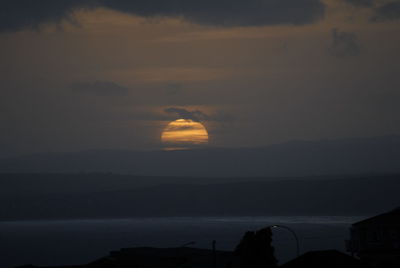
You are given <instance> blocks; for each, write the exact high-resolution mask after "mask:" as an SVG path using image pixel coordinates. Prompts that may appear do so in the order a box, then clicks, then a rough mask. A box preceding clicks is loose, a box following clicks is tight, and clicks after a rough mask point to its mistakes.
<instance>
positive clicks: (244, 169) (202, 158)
mask: <svg viewBox="0 0 400 268" xmlns="http://www.w3.org/2000/svg"><path fill="white" fill-rule="evenodd" d="M399 163H400V136H385V137H375V138H359V139H357V138H352V139H341V140H326V141H292V142H288V143H283V144H276V145H270V146H267V147H261V148H208V149H198V150H183V151H122V150H93V151H84V152H72V153H43V154H34V155H29V156H21V157H14V158H7V159H0V172H2V173H5V172H39V173H44V172H56V173H59V172H61V173H62V172H113V173H119V174H135V175H146V176H202V177H213V176H214V177H216V176H219V177H231V176H250V177H251V176H310V175H335V174H375V173H376V174H382V173H398V172H400V164H399Z"/></svg>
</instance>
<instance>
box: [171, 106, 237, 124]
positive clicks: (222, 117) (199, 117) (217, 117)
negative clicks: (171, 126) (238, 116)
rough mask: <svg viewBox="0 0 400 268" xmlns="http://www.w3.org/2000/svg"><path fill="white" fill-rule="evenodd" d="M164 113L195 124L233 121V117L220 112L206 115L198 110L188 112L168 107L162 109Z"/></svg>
mask: <svg viewBox="0 0 400 268" xmlns="http://www.w3.org/2000/svg"><path fill="white" fill-rule="evenodd" d="M164 112H165V113H167V114H176V115H177V116H178V117H179V118H182V119H191V120H193V121H195V122H200V121H217V122H231V121H233V120H234V117H233V116H231V115H229V114H226V113H223V112H220V111H219V112H216V113H213V114H206V113H204V112H202V111H200V110H193V111H189V110H187V109H184V108H177V107H170V108H166V109H164Z"/></svg>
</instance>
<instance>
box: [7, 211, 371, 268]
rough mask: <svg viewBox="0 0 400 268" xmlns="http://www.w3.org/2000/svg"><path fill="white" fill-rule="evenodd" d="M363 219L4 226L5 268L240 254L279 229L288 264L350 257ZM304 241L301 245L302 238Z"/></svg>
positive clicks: (279, 249) (276, 242)
mask: <svg viewBox="0 0 400 268" xmlns="http://www.w3.org/2000/svg"><path fill="white" fill-rule="evenodd" d="M364 218H366V217H363V216H284V217H283V216H279V217H278V216H276V217H163V218H134V219H104V220H102V219H96V220H37V221H2V222H0V267H2V268H12V267H15V266H20V265H25V264H33V265H36V266H61V265H74V264H85V263H88V262H91V261H94V260H96V259H99V258H101V257H104V256H107V255H108V254H109V252H110V251H113V250H119V249H121V248H131V247H143V246H146V247H181V246H188V247H197V248H210V249H211V247H212V241H213V240H215V241H216V248H217V250H234V249H235V247H236V246H237V244H238V243H239V242H240V239H241V238H242V236H243V235H244V233H245V232H246V231H255V230H259V229H261V228H264V227H268V226H273V225H278V227H276V228H273V229H272V230H273V242H272V245H273V247H274V248H275V256H276V258H277V259H278V262H279V263H280V264H283V263H285V262H287V261H289V260H291V259H293V258H296V256H297V245H298V246H299V253H300V255H301V254H303V253H305V252H308V251H313V250H328V249H336V250H339V251H342V252H345V240H346V239H348V238H349V228H350V226H351V224H352V223H354V222H357V221H360V220H362V219H364ZM295 236H297V238H298V244H297V242H296V238H295Z"/></svg>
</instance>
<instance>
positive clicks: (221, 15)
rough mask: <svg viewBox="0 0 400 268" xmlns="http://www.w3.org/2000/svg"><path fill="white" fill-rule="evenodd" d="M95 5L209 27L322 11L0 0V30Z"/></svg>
mask: <svg viewBox="0 0 400 268" xmlns="http://www.w3.org/2000/svg"><path fill="white" fill-rule="evenodd" d="M95 7H104V8H108V9H112V10H116V11H120V12H124V13H128V14H132V15H136V16H142V17H161V18H162V17H177V18H182V19H185V20H187V21H190V22H193V23H198V24H204V25H213V26H257V25H277V24H294V25H303V24H310V23H313V22H316V21H318V20H319V19H321V18H322V17H323V16H324V11H325V5H324V4H323V3H322V2H321V0H247V1H243V0H203V1H198V0H138V1H130V0H129V1H128V0H57V1H54V0H41V1H32V0H0V10H1V11H0V31H3V32H4V31H18V30H22V29H25V28H37V27H39V26H40V25H42V24H44V23H60V22H61V21H62V20H63V19H69V20H73V12H74V11H75V10H77V9H91V8H95Z"/></svg>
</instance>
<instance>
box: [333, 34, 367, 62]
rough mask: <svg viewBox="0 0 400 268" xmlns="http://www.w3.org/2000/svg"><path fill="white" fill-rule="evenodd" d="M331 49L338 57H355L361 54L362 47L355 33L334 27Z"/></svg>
mask: <svg viewBox="0 0 400 268" xmlns="http://www.w3.org/2000/svg"><path fill="white" fill-rule="evenodd" d="M329 51H330V53H331V54H332V55H334V56H336V57H341V58H345V57H354V56H357V55H359V54H360V52H361V47H360V45H359V43H358V39H357V36H356V34H355V33H350V32H341V31H339V30H338V29H336V28H334V29H332V43H331V46H330V48H329Z"/></svg>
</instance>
